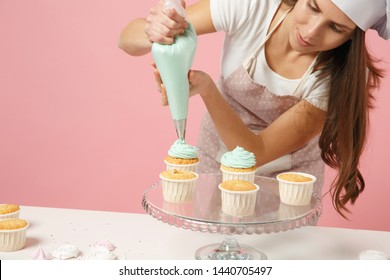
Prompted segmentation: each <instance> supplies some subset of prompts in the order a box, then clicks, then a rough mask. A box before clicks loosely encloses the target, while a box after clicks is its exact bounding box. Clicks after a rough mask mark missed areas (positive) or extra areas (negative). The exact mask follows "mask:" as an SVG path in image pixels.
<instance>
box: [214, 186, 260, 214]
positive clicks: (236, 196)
mask: <svg viewBox="0 0 390 280" xmlns="http://www.w3.org/2000/svg"><path fill="white" fill-rule="evenodd" d="M218 187H219V189H220V190H221V198H222V211H223V212H224V213H225V214H228V215H231V216H236V217H243V216H249V215H252V214H253V212H254V210H255V206H256V195H257V192H258V191H259V189H260V188H259V186H258V185H256V184H252V183H250V182H248V181H243V180H229V181H224V182H222V183H221V184H219V186H218Z"/></svg>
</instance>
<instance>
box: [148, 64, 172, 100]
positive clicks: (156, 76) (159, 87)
mask: <svg viewBox="0 0 390 280" xmlns="http://www.w3.org/2000/svg"><path fill="white" fill-rule="evenodd" d="M151 65H152V67H153V68H154V69H153V75H154V80H155V81H156V86H157V91H158V92H160V93H161V105H163V106H166V105H168V96H167V91H166V89H165V86H164V84H163V82H162V80H161V76H160V72H158V69H157V67H156V64H155V63H154V61H152V62H151Z"/></svg>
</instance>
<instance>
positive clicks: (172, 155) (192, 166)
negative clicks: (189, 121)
mask: <svg viewBox="0 0 390 280" xmlns="http://www.w3.org/2000/svg"><path fill="white" fill-rule="evenodd" d="M164 162H165V164H166V166H167V170H173V169H177V170H187V171H192V172H195V171H196V167H197V165H198V164H199V158H198V149H197V148H196V147H194V146H191V145H189V144H187V143H186V142H185V141H184V140H183V139H179V140H176V141H175V143H173V145H172V146H171V148H170V149H169V151H168V155H167V156H166V158H165V160H164Z"/></svg>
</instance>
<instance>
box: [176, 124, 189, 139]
mask: <svg viewBox="0 0 390 280" xmlns="http://www.w3.org/2000/svg"><path fill="white" fill-rule="evenodd" d="M173 122H174V124H175V128H176V133H177V137H178V138H179V139H180V140H184V139H185V138H186V125H187V119H180V120H173Z"/></svg>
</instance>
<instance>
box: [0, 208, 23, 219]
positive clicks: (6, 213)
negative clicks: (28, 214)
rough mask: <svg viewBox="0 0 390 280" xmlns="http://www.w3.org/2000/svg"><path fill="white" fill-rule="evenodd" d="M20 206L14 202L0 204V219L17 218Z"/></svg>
mask: <svg viewBox="0 0 390 280" xmlns="http://www.w3.org/2000/svg"><path fill="white" fill-rule="evenodd" d="M19 212H20V207H19V205H16V204H0V220H4V219H12V218H19Z"/></svg>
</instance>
